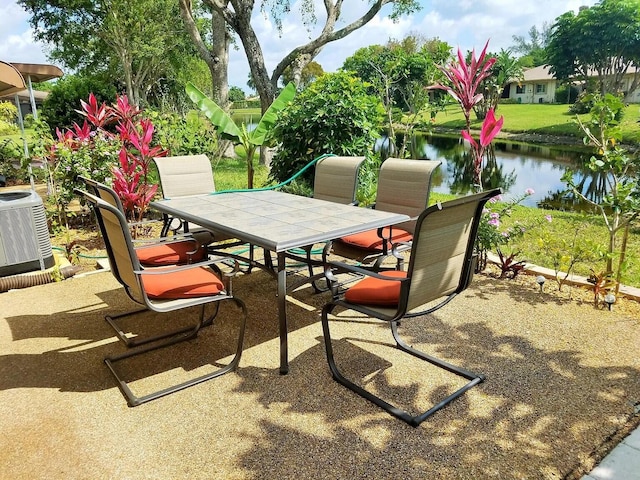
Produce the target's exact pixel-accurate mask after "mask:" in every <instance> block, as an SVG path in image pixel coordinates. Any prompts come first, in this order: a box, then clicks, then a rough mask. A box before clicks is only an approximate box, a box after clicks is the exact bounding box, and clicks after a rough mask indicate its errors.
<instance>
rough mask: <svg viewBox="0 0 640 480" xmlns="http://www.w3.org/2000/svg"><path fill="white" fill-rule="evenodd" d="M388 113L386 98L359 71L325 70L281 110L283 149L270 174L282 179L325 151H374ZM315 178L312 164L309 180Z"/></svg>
mask: <svg viewBox="0 0 640 480" xmlns="http://www.w3.org/2000/svg"><path fill="white" fill-rule="evenodd" d="M382 114H383V110H382V105H381V103H380V100H379V99H378V98H376V97H373V96H371V95H369V94H367V87H366V85H365V84H364V83H362V82H361V81H360V80H359V79H357V78H355V77H354V76H353V75H351V74H349V73H345V72H339V73H329V74H324V75H322V76H321V77H320V78H318V80H316V81H315V82H314V83H312V84H311V85H309V86H308V87H307V88H306V89H305V90H303V91H302V92H301V93H299V94H298V95H297V96H296V97H295V98H294V99H293V101H292V102H291V104H289V106H288V107H286V108H285V109H284V110H283V111H282V112H280V115H279V117H278V120H277V122H276V124H275V126H274V129H273V131H272V138H273V139H274V140H275V142H276V143H277V144H278V150H277V152H276V154H275V155H274V158H273V162H272V164H271V173H270V178H271V179H272V180H275V181H277V182H282V181H284V180H286V179H288V178H289V177H291V176H292V175H294V174H295V173H296V172H297V171H298V170H300V169H301V168H302V167H304V166H305V165H306V164H307V163H308V162H309V161H311V160H313V158H315V157H317V156H319V155H321V154H324V153H334V154H336V155H348V156H351V155H368V153H369V152H371V151H372V150H373V145H374V143H375V140H376V138H378V137H379V133H378V131H377V126H378V125H380V122H381V120H382ZM305 173H306V172H305ZM312 178H313V169H309V171H308V173H307V175H305V177H304V179H305V180H306V181H308V182H311V181H312Z"/></svg>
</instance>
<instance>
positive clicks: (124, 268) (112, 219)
mask: <svg viewBox="0 0 640 480" xmlns="http://www.w3.org/2000/svg"><path fill="white" fill-rule="evenodd" d="M76 193H77V194H79V195H82V196H83V197H84V199H85V200H86V201H87V203H89V204H90V205H91V207H92V209H93V210H94V212H95V214H96V220H97V222H98V225H99V227H100V231H101V234H102V236H103V238H104V242H105V245H106V248H107V251H108V252H109V257H110V258H111V259H113V262H114V265H115V267H116V268H115V270H114V271H117V278H118V281H120V282H121V283H122V285H123V286H124V288H125V291H126V293H127V295H128V296H129V297H130V298H131V299H132V300H133V301H134V302H136V303H138V304H140V305H143V306H144V307H145V308H146V309H148V310H151V311H154V312H160V313H170V312H176V314H178V315H183V312H182V310H183V309H185V308H188V307H194V306H199V307H200V308H199V310H200V312H199V315H198V320H197V323H196V324H195V326H193V327H192V328H190V329H189V330H188V331H186V332H181V333H178V334H175V335H172V336H171V337H170V338H168V339H166V340H165V341H163V342H155V343H152V344H148V345H144V346H142V347H138V348H135V349H133V350H129V351H127V352H126V353H124V354H120V355H114V356H109V357H106V358H105V359H104V361H105V364H106V365H107V366H108V367H109V370H110V371H111V373H112V374H113V376H114V377H115V379H116V381H117V383H118V387H119V388H120V390H121V392H122V393H123V395H124V396H125V398H126V399H127V403H128V404H129V406H132V407H133V406H137V405H140V404H142V403H146V402H148V401H151V400H154V399H156V398H160V397H162V396H165V395H168V394H170V393H173V392H176V391H178V390H182V389H184V388H187V387H190V386H193V385H196V384H198V383H201V382H204V381H206V380H209V379H212V378H215V377H218V376H220V375H223V374H225V373H227V372H229V371H231V370H233V369H235V368H236V366H237V365H238V363H239V361H240V356H241V354H242V343H243V339H244V331H245V324H246V317H247V310H246V307H245V305H244V303H243V302H242V301H241V300H240V299H238V298H236V297H235V296H234V295H233V293H232V289H231V280H230V278H223V276H222V275H221V273H220V272H219V270H218V269H214V268H211V266H212V265H214V261H207V262H200V263H197V264H192V265H182V266H175V267H160V268H149V269H143V268H142V266H141V265H140V262H139V260H138V257H137V255H136V253H135V249H134V247H133V242H132V239H131V234H130V233H129V226H128V224H127V221H126V219H125V217H124V215H123V214H122V212H121V211H120V210H118V209H117V208H115V207H114V206H112V205H110V204H109V203H107V202H105V201H103V200H101V199H100V198H98V197H96V196H94V195H91V194H89V193H87V192H83V191H80V190H76ZM225 300H229V301H231V302H233V303H235V304H236V305H237V306H238V307H239V308H240V310H241V318H240V325H239V326H238V342H237V345H236V350H235V354H234V356H233V358H232V360H231V361H230V362H229V363H228V364H227V365H225V366H223V367H220V368H218V369H216V370H215V371H213V372H211V373H207V374H205V375H202V376H199V377H197V378H193V379H190V380H187V381H185V382H182V383H179V384H177V385H173V386H170V387H167V388H164V389H162V390H159V391H156V392H153V393H150V394H147V395H144V396H136V395H135V394H134V393H133V391H132V390H131V389H130V387H129V386H128V384H127V382H126V381H125V380H124V379H123V378H122V376H121V375H120V374H119V373H118V370H117V368H116V365H115V364H116V363H117V362H119V361H121V360H124V359H127V358H130V357H133V356H137V355H141V354H144V353H147V352H149V351H151V350H155V349H158V348H163V347H167V346H170V345H174V344H176V343H178V342H182V341H185V340H189V339H192V338H194V337H195V336H197V334H198V331H199V330H200V328H201V327H202V326H203V325H204V324H205V306H206V305H207V304H211V303H214V304H215V305H216V306H217V304H218V302H222V301H225ZM215 314H217V308H216V310H215V313H214V315H215Z"/></svg>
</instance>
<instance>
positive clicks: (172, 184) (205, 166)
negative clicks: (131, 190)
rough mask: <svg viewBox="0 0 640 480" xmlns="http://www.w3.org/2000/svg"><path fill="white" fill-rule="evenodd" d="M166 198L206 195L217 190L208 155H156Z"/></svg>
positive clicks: (156, 162)
mask: <svg viewBox="0 0 640 480" xmlns="http://www.w3.org/2000/svg"><path fill="white" fill-rule="evenodd" d="M153 161H154V162H155V164H156V167H157V168H158V175H159V177H160V188H161V189H162V196H163V197H164V198H178V197H186V196H190V195H205V194H208V193H212V192H215V191H216V185H215V182H214V180H213V170H212V168H211V162H210V161H209V157H207V156H206V155H180V156H174V157H155V158H154V159H153Z"/></svg>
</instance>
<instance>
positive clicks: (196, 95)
mask: <svg viewBox="0 0 640 480" xmlns="http://www.w3.org/2000/svg"><path fill="white" fill-rule="evenodd" d="M186 90H187V95H189V98H191V100H193V102H194V103H195V104H196V105H197V106H198V108H200V110H202V112H203V113H204V114H205V116H206V117H207V118H208V119H209V120H210V121H211V123H212V124H213V125H214V126H215V127H216V128H217V129H218V132H219V133H220V135H221V136H222V137H223V138H225V139H227V140H231V141H232V142H234V143H236V144H239V145H241V146H242V148H243V149H244V151H245V153H246V160H247V188H253V177H254V170H255V166H254V164H253V157H254V154H255V152H256V149H257V148H258V147H261V146H262V145H268V144H269V138H268V135H269V133H270V132H271V129H272V128H273V126H274V124H275V122H276V120H277V118H278V114H279V112H280V111H281V110H282V109H284V108H285V107H286V106H287V104H288V103H289V102H290V101H291V100H292V99H293V98H294V97H295V94H296V87H295V85H294V84H293V83H289V84H288V85H287V86H286V87H285V88H284V89H283V90H282V92H280V95H278V97H277V98H276V99H275V100H274V101H273V103H272V104H271V106H270V107H269V108H268V109H267V111H266V112H264V115H262V117H261V118H260V121H259V122H258V125H257V126H256V128H254V129H253V130H251V131H249V130H248V129H247V126H246V125H245V124H244V123H243V124H241V125H240V126H238V125H236V123H235V122H234V121H233V119H232V118H231V116H230V115H229V114H228V113H227V112H225V111H224V110H223V109H222V108H221V107H220V106H218V104H217V103H216V102H214V101H213V100H211V99H210V98H208V97H207V96H206V95H205V94H204V93H202V92H201V91H200V90H198V88H197V87H196V86H195V85H193V84H192V83H191V82H189V83H187V87H186Z"/></svg>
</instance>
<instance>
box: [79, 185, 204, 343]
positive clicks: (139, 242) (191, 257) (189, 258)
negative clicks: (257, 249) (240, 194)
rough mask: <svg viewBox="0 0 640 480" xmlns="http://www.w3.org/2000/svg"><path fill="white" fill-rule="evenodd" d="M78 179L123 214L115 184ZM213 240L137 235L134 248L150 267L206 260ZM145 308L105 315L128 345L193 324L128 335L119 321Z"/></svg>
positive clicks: (199, 235) (200, 235)
mask: <svg viewBox="0 0 640 480" xmlns="http://www.w3.org/2000/svg"><path fill="white" fill-rule="evenodd" d="M78 179H79V180H80V181H82V182H83V183H84V184H85V185H86V186H87V189H88V190H90V191H91V192H92V193H93V194H94V195H95V196H96V197H98V198H100V199H101V200H103V201H105V202H107V203H108V204H110V205H111V206H113V207H114V208H117V209H118V210H119V211H120V212H121V213H122V214H123V215H124V208H123V207H122V202H121V200H120V197H118V194H117V193H116V192H115V191H114V190H113V189H112V188H110V187H108V186H107V185H105V184H103V183H100V182H98V181H96V180H93V179H90V178H87V177H83V176H78ZM211 240H212V237H211V235H210V234H209V233H208V232H199V233H194V234H191V233H186V234H176V235H171V236H170V237H160V238H150V239H136V240H133V242H134V250H135V253H136V256H137V257H138V261H139V262H140V265H141V266H142V267H146V268H149V267H161V266H171V265H184V264H191V263H196V262H202V261H204V260H207V259H208V258H209V257H208V253H207V243H208V242H210V241H211ZM107 256H108V257H109V264H110V267H111V269H112V271H113V272H114V275H115V276H116V278H117V279H118V280H119V281H120V283H121V284H123V285H124V282H123V281H122V280H121V279H120V277H119V275H118V271H117V263H116V261H115V259H114V258H112V257H111V255H110V254H109V251H107ZM142 311H144V309H143V310H134V311H132V312H125V313H120V314H118V315H106V316H105V320H106V321H107V323H108V324H109V325H110V326H111V327H112V328H113V329H114V330H115V332H116V335H117V336H118V339H119V340H120V341H121V342H123V343H124V344H125V345H126V346H127V347H135V346H138V345H143V344H145V343H149V342H154V341H156V340H159V339H162V338H167V337H171V336H173V335H176V334H179V333H184V332H186V331H188V330H190V327H187V328H183V329H180V330H177V331H169V332H164V333H162V334H160V335H154V336H148V337H141V336H129V335H127V333H126V332H125V331H124V330H123V328H122V327H121V326H120V325H119V321H121V320H123V319H125V318H130V317H132V316H134V315H137V314H138V313H140V312H142Z"/></svg>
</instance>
